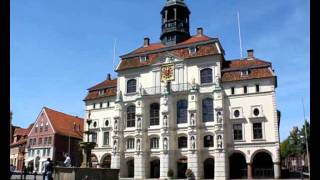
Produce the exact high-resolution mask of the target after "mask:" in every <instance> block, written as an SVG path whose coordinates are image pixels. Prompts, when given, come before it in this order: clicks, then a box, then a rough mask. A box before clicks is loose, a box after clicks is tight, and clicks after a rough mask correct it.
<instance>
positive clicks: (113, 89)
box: [84, 78, 117, 101]
mask: <svg viewBox="0 0 320 180" xmlns="http://www.w3.org/2000/svg"><path fill="white" fill-rule="evenodd" d="M88 90H89V92H88V94H87V96H86V97H85V98H84V101H87V100H93V99H98V98H103V97H112V96H116V95H117V78H115V79H112V80H108V79H107V80H104V81H102V82H101V83H98V84H97V85H95V86H93V87H91V88H89V89H88ZM100 90H103V93H102V94H99V91H100Z"/></svg>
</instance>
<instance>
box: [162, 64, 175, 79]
mask: <svg viewBox="0 0 320 180" xmlns="http://www.w3.org/2000/svg"><path fill="white" fill-rule="evenodd" d="M172 80H174V64H165V65H163V66H162V67H161V82H166V81H172Z"/></svg>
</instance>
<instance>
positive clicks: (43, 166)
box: [41, 161, 48, 180]
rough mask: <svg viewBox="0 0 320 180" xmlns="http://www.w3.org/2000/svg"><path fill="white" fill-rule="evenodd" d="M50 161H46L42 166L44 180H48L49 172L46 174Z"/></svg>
mask: <svg viewBox="0 0 320 180" xmlns="http://www.w3.org/2000/svg"><path fill="white" fill-rule="evenodd" d="M47 163H48V161H45V162H44V163H43V165H42V169H41V173H42V180H45V179H46V175H47V172H46V165H47Z"/></svg>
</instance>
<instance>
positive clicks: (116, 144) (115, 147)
mask: <svg viewBox="0 0 320 180" xmlns="http://www.w3.org/2000/svg"><path fill="white" fill-rule="evenodd" d="M117 146H118V143H117V140H114V141H113V152H117V150H118V147H117Z"/></svg>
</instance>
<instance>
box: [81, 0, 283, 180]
mask: <svg viewBox="0 0 320 180" xmlns="http://www.w3.org/2000/svg"><path fill="white" fill-rule="evenodd" d="M189 15H190V11H189V9H188V7H187V5H186V4H185V2H184V1H183V0H167V1H166V4H165V6H164V7H163V9H162V11H161V17H162V26H161V36H160V39H161V42H157V43H150V39H149V38H144V42H143V46H141V47H139V48H137V49H136V50H134V51H132V52H130V53H128V54H125V55H123V56H120V57H121V62H120V63H119V65H118V66H117V68H116V70H115V71H116V72H117V74H118V77H117V78H111V76H110V74H109V75H108V77H107V79H106V80H104V81H103V82H101V83H99V84H97V85H95V86H93V87H91V88H89V89H88V91H89V92H88V94H87V96H86V97H85V99H84V101H85V105H86V119H90V120H92V123H91V124H90V125H88V124H87V123H85V130H87V129H88V128H89V129H91V130H92V131H94V132H95V133H94V134H93V135H92V137H91V140H92V141H94V142H96V143H97V145H96V147H95V148H94V149H93V150H92V160H93V163H94V165H95V166H96V167H106V168H118V169H120V177H121V178H134V179H146V178H156V179H165V178H167V177H168V171H169V170H170V171H173V177H174V178H185V171H186V169H191V170H192V171H193V173H194V175H195V177H196V179H215V180H220V179H223V180H225V179H238V178H244V179H247V178H248V179H250V178H261V177H265V178H279V177H280V153H279V123H280V112H279V111H278V110H277V107H276V97H275V95H276V92H275V88H276V87H277V77H276V75H275V73H274V71H273V69H272V65H271V63H270V62H267V61H264V60H260V59H258V58H256V57H255V56H254V52H253V50H248V51H247V57H245V58H242V59H235V60H226V59H225V57H224V49H223V47H222V45H221V44H220V41H219V39H218V38H211V37H208V36H206V35H205V34H204V32H203V29H202V28H198V29H197V30H196V34H195V35H193V36H192V35H190V31H189V21H190V19H189ZM88 126H89V127H88ZM84 140H85V141H86V140H87V137H84Z"/></svg>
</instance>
